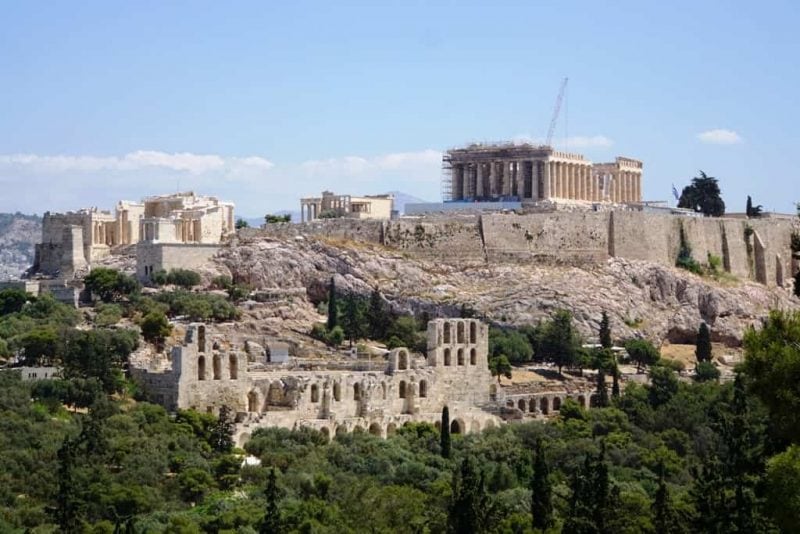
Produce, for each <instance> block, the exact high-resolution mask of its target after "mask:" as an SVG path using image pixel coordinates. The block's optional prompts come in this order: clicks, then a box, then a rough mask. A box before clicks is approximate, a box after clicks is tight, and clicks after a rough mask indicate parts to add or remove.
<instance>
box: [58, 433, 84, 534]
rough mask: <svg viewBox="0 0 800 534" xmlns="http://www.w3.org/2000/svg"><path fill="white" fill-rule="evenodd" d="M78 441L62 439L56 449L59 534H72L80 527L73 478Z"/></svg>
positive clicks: (76, 491) (78, 501) (75, 484)
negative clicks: (59, 446) (61, 533)
mask: <svg viewBox="0 0 800 534" xmlns="http://www.w3.org/2000/svg"><path fill="white" fill-rule="evenodd" d="M77 455H78V441H77V440H75V439H71V438H69V437H67V438H64V442H63V443H62V444H61V448H59V449H58V493H57V495H56V510H55V515H56V523H58V526H59V528H60V529H61V532H64V533H66V534H73V533H75V532H78V527H79V526H80V520H79V513H80V498H79V496H78V488H77V481H76V477H75V461H76V458H77Z"/></svg>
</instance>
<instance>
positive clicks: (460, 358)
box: [457, 349, 464, 365]
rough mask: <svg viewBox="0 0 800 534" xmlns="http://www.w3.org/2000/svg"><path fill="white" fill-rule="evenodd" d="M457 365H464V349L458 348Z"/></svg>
mask: <svg viewBox="0 0 800 534" xmlns="http://www.w3.org/2000/svg"><path fill="white" fill-rule="evenodd" d="M457 354H458V365H464V349H458V353H457Z"/></svg>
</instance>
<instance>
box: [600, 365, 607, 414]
mask: <svg viewBox="0 0 800 534" xmlns="http://www.w3.org/2000/svg"><path fill="white" fill-rule="evenodd" d="M597 406H598V407H600V408H605V407H607V406H608V389H607V388H606V372H605V369H603V368H602V367H600V368H599V369H598V370H597Z"/></svg>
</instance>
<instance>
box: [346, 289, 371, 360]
mask: <svg viewBox="0 0 800 534" xmlns="http://www.w3.org/2000/svg"><path fill="white" fill-rule="evenodd" d="M366 327H367V324H366V320H365V318H364V306H363V305H362V302H361V299H360V298H358V297H357V296H356V295H354V294H352V293H349V294H348V295H347V296H346V297H345V299H344V313H343V314H342V330H344V335H345V336H347V339H348V341H350V347H351V348H352V347H353V343H354V342H355V341H356V340H357V339H361V338H362V337H364V336H365V335H366V333H367V332H366V330H367V329H366Z"/></svg>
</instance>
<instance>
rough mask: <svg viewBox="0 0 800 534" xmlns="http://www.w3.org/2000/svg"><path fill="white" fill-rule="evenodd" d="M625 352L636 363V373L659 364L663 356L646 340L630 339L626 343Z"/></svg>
mask: <svg viewBox="0 0 800 534" xmlns="http://www.w3.org/2000/svg"><path fill="white" fill-rule="evenodd" d="M625 352H627V353H628V357H629V358H630V359H631V360H633V361H634V362H635V363H636V372H639V373H641V372H642V369H643V368H645V367H648V366H651V365H654V364H655V363H656V362H658V359H659V358H660V357H661V354H660V353H659V352H658V349H657V348H656V347H655V346H654V345H653V344H652V343H650V342H649V341H647V340H646V339H629V340H628V341H626V342H625Z"/></svg>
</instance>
